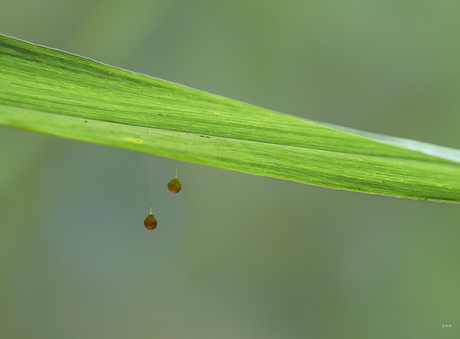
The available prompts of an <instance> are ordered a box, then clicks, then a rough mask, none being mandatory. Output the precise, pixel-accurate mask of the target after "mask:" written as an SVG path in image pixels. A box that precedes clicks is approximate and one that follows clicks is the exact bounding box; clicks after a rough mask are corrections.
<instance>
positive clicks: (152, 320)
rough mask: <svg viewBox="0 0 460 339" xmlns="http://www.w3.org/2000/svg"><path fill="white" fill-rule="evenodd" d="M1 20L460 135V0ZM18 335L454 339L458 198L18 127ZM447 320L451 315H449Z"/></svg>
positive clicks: (344, 113)
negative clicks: (253, 171)
mask: <svg viewBox="0 0 460 339" xmlns="http://www.w3.org/2000/svg"><path fill="white" fill-rule="evenodd" d="M0 8H1V11H0V32H2V33H4V34H8V35H12V36H14V37H17V38H21V39H25V40H28V41H31V42H34V43H39V44H43V45H46V46H50V47H55V48H59V49H63V50H66V51H70V52H73V53H77V54H80V55H83V56H87V57H91V58H93V59H95V60H98V61H102V62H105V63H107V64H110V65H115V66H119V67H122V68H126V69H128V70H132V71H137V72H141V73H145V74H148V75H152V76H155V77H159V78H163V79H166V80H170V81H173V82H177V83H180V84H184V85H187V86H190V87H194V88H197V89H201V90H205V91H209V92H211V93H215V94H220V95H223V96H227V97H230V98H234V99H238V100H241V101H244V102H248V103H251V104H255V105H259V106H263V107H266V108H270V109H273V110H277V111H280V112H283V113H289V114H293V115H297V116H301V117H304V118H308V119H312V120H318V121H324V122H330V123H334V124H338V125H344V126H349V127H354V128H360V129H364V130H368V131H372V132H380V133H385V134H390V135H394V136H401V137H407V138H412V139H417V140H423V141H427V142H431V143H435V144H440V145H445V146H451V147H456V148H460V133H459V126H460V114H459V108H460V95H459V88H460V76H459V75H460V58H459V53H460V40H459V39H458V33H459V32H460V20H458V13H460V2H459V1H456V0H452V1H443V0H441V1H420V0H419V1H413V0H404V1H383V0H379V1H357V0H351V1H340V0H331V1H300V0H298V1H249V0H245V1H242V0H233V1H211V0H194V1H186V0H178V1H162V0H157V1H151V0H150V1H147V0H131V1H108V0H103V1H94V0H91V1H90V0H78V1H77V0H71V1H59V0H39V1H36V0H16V1H5V0H0ZM0 159H1V160H0V224H1V227H0V337H1V338H47V339H49V338H79V339H80V338H111V339H116V338H174V339H175V338H200V339H201V338H203V339H206V338H219V339H220V338H223V339H225V338H267V339H269V338H288V339H289V338H366V339H367V338H444V337H449V338H454V337H458V335H459V332H458V329H457V327H459V326H460V310H459V304H460V289H459V286H460V271H459V264H458V263H459V258H460V246H458V244H459V239H460V227H459V226H460V225H459V224H460V222H459V220H460V209H459V206H458V205H449V204H439V203H428V202H421V201H410V200H402V199H397V198H390V197H382V196H374V195H365V194H358V193H352V192H345V191H335V190H329V189H324V188H319V187H314V186H308V185H303V184H297V183H293V182H287V181H280V180H275V179H270V178H263V177H258V176H252V175H247V174H242V173H236V172H230V171H225V170H221V169H216V168H208V167H205V166H201V165H195V164H189V163H182V162H181V163H179V173H178V177H179V178H180V180H181V181H182V184H183V190H182V192H181V193H180V194H178V195H177V196H172V195H171V194H170V193H169V192H168V190H167V188H166V184H167V182H168V181H169V180H170V179H172V178H173V177H174V172H175V166H176V164H175V161H174V160H171V159H163V158H157V157H153V158H152V176H153V191H154V215H155V217H156V218H157V219H158V228H157V229H156V230H155V231H146V230H145V229H144V226H143V219H144V218H145V217H146V216H147V214H148V210H149V186H148V185H149V182H148V160H147V156H146V155H145V154H140V153H134V152H129V151H125V150H120V149H115V148H109V147H103V146H98V145H92V144H84V143H79V142H75V141H69V140H64V139H57V138H52V137H49V136H44V135H38V134H32V133H27V132H24V131H19V130H13V129H9V128H5V127H0ZM442 324H452V328H443V327H442Z"/></svg>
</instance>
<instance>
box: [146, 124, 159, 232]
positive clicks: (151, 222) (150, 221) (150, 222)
mask: <svg viewBox="0 0 460 339" xmlns="http://www.w3.org/2000/svg"><path fill="white" fill-rule="evenodd" d="M144 122H145V128H146V131H147V144H148V150H149V154H148V157H149V178H150V213H149V215H148V216H147V218H145V220H144V226H145V228H146V229H148V230H153V229H155V228H156V227H157V219H155V217H154V216H153V214H152V205H153V194H152V169H151V168H152V166H151V161H150V157H151V152H150V136H149V126H148V124H147V122H146V121H145V120H144Z"/></svg>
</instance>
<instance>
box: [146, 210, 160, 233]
mask: <svg viewBox="0 0 460 339" xmlns="http://www.w3.org/2000/svg"><path fill="white" fill-rule="evenodd" d="M144 226H145V228H146V229H148V230H153V229H155V228H156V227H157V219H155V217H154V216H153V214H152V213H150V214H149V215H148V216H147V218H145V220H144Z"/></svg>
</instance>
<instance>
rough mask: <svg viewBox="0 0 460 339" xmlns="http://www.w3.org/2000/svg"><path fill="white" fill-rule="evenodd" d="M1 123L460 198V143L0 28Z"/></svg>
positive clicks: (331, 180) (297, 175)
mask: <svg viewBox="0 0 460 339" xmlns="http://www.w3.org/2000/svg"><path fill="white" fill-rule="evenodd" d="M0 124H2V125H5V126H10V127H15V128H20V129H25V130H29V131H35V132H39V133H45V134H49V135H54V136H58V137H63V138H69V139H75V140H81V141H87V142H93V143H98V144H104V145H109V146H115V147H120V148H126V149H131V150H135V151H140V152H146V153H148V152H149V147H148V145H147V126H148V130H149V136H150V143H151V152H152V153H153V154H155V155H158V156H164V157H170V158H176V159H180V160H184V161H190V162H195V163H200V164H205V165H210V166H216V167H221V168H226V169H230V170H235V171H241V172H247V173H252V174H257V175H264V176H269V177H274V178H279V179H285V180H293V181H297V182H301V183H307V184H313V185H319V186H324V187H329V188H335V189H345V190H351V191H357V192H364V193H373V194H383V195H391V196H396V197H403V198H412V199H424V200H435V201H445V202H457V203H458V202H460V152H459V151H458V150H455V149H450V148H447V147H441V146H435V145H430V144H426V143H422V142H417V141H413V140H405V139H400V138H392V137H387V136H382V135H378V134H373V133H368V132H362V131H357V130H353V129H349V128H345V127H339V126H333V125H326V124H322V123H317V122H313V121H308V120H305V119H300V118H296V117H293V116H289V115H285V114H280V113H277V112H273V111H270V110H267V109H263V108H260V107H256V106H252V105H248V104H245V103H241V102H238V101H236V100H232V99H228V98H223V97H220V96H216V95H212V94H209V93H205V92H202V91H198V90H195V89H191V88H187V87H184V86H181V85H177V84H174V83H171V82H168V81H164V80H161V79H156V78H152V77H149V76H146V75H142V74H137V73H133V72H129V71H126V70H122V69H119V68H115V67H111V66H108V65H105V64H102V63H99V62H95V61H93V60H90V59H87V58H83V57H80V56H77V55H73V54H69V53H66V52H62V51H59V50H55V49H51V48H47V47H43V46H38V45H34V44H31V43H28V42H24V41H21V40H18V39H15V38H11V37H8V36H4V35H0Z"/></svg>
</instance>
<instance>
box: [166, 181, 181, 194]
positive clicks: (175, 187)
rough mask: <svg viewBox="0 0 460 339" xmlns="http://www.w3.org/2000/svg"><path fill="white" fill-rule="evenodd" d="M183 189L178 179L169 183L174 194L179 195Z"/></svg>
mask: <svg viewBox="0 0 460 339" xmlns="http://www.w3.org/2000/svg"><path fill="white" fill-rule="evenodd" d="M181 188H182V185H181V183H180V181H179V179H177V178H174V179H173V180H171V181H170V182H168V190H169V192H171V193H172V194H176V193H179V192H180V190H181Z"/></svg>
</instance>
